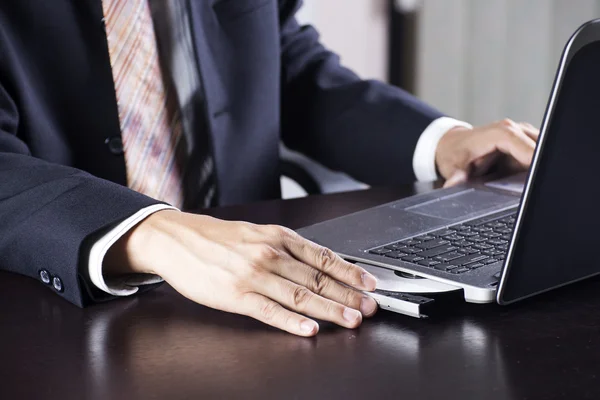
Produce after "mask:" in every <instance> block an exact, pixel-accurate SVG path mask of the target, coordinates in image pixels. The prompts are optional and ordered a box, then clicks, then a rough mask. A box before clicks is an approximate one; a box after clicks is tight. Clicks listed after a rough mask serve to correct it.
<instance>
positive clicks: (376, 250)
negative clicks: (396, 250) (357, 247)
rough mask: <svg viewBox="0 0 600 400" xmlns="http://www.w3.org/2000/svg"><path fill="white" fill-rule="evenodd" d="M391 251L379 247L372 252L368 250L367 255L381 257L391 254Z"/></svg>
mask: <svg viewBox="0 0 600 400" xmlns="http://www.w3.org/2000/svg"><path fill="white" fill-rule="evenodd" d="M391 251H392V250H390V249H386V248H385V247H381V248H379V249H373V250H369V253H371V254H376V255H378V256H381V255H383V254H385V253H389V252H391Z"/></svg>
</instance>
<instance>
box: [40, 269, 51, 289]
mask: <svg viewBox="0 0 600 400" xmlns="http://www.w3.org/2000/svg"><path fill="white" fill-rule="evenodd" d="M39 273H40V280H41V281H42V282H43V283H45V284H46V285H49V284H50V272H48V271H46V270H45V269H42V270H40V272H39Z"/></svg>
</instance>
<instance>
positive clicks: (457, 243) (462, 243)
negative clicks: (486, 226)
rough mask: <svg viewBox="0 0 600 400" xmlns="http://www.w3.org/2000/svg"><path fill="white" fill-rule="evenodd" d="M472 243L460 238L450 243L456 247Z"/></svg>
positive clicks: (467, 245)
mask: <svg viewBox="0 0 600 400" xmlns="http://www.w3.org/2000/svg"><path fill="white" fill-rule="evenodd" d="M472 244H473V243H471V242H469V241H468V240H461V241H459V242H454V243H452V245H453V246H456V247H469V246H471V245H472Z"/></svg>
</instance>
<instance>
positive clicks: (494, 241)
mask: <svg viewBox="0 0 600 400" xmlns="http://www.w3.org/2000/svg"><path fill="white" fill-rule="evenodd" d="M487 243H488V244H491V245H493V246H500V245H503V244H507V243H508V242H507V241H506V240H502V239H490V240H488V241H487Z"/></svg>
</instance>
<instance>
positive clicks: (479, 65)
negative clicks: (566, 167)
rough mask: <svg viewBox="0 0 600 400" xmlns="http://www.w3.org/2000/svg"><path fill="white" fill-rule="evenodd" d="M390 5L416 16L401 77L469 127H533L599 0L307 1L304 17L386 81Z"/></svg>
mask: <svg viewBox="0 0 600 400" xmlns="http://www.w3.org/2000/svg"><path fill="white" fill-rule="evenodd" d="M390 3H394V5H395V6H396V7H395V9H396V11H398V12H400V13H403V14H404V15H405V16H406V15H409V16H410V15H411V14H412V16H414V23H411V25H412V27H413V29H412V31H411V29H407V30H404V32H402V33H404V34H405V35H406V36H410V37H405V38H402V39H403V40H402V41H401V42H402V43H407V42H409V43H410V42H413V45H414V47H412V46H405V47H408V48H409V49H411V48H412V53H413V54H404V57H405V59H406V62H407V63H408V64H411V68H412V69H414V71H412V76H413V77H414V81H413V82H408V83H407V84H408V85H409V86H412V88H414V89H413V91H414V92H415V93H416V94H417V95H418V96H419V97H421V98H423V99H424V100H426V101H428V102H430V103H432V104H433V105H435V106H436V107H438V108H439V109H441V110H442V111H443V112H446V113H448V114H450V115H452V116H455V117H457V118H461V119H464V120H467V121H469V122H472V123H475V124H479V123H485V122H490V121H492V120H496V119H501V118H504V117H506V116H508V117H511V118H514V119H516V120H527V121H530V122H531V123H533V124H536V125H539V123H540V122H541V118H542V115H543V111H544V109H545V106H546V100H547V98H548V94H549V90H550V87H551V85H552V81H553V79H554V73H555V70H556V67H557V65H558V60H559V57H560V53H561V51H562V49H563V46H564V45H565V43H566V41H567V40H568V38H569V36H570V35H571V34H572V33H573V31H574V30H575V29H576V28H577V27H578V26H579V25H581V24H582V23H583V22H585V21H587V20H590V19H593V18H597V17H600V0H305V8H304V10H302V12H301V14H300V19H301V20H302V21H304V22H306V23H311V24H313V25H314V26H315V27H316V28H317V29H318V30H319V31H320V32H321V34H322V40H323V42H324V43H325V44H326V45H327V46H328V47H330V48H331V49H333V50H334V51H336V52H338V53H339V54H340V55H341V56H342V60H343V62H344V63H345V64H346V65H347V66H349V67H351V68H352V69H354V70H355V71H357V72H358V73H359V74H360V75H361V76H363V77H367V78H378V79H384V80H387V79H388V78H389V74H390V72H392V71H388V66H389V65H388V64H389V60H390V53H392V52H393V51H394V49H389V48H388V47H389V43H390V40H391V39H396V40H398V39H399V38H390V33H391V32H390V31H391V30H392V29H390V26H389V25H390V10H391V8H390V6H389V5H390ZM405 21H413V18H408V19H406V20H405ZM396 33H398V32H396ZM396 56H399V58H400V59H401V58H402V56H403V55H402V54H400V55H398V54H396Z"/></svg>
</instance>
